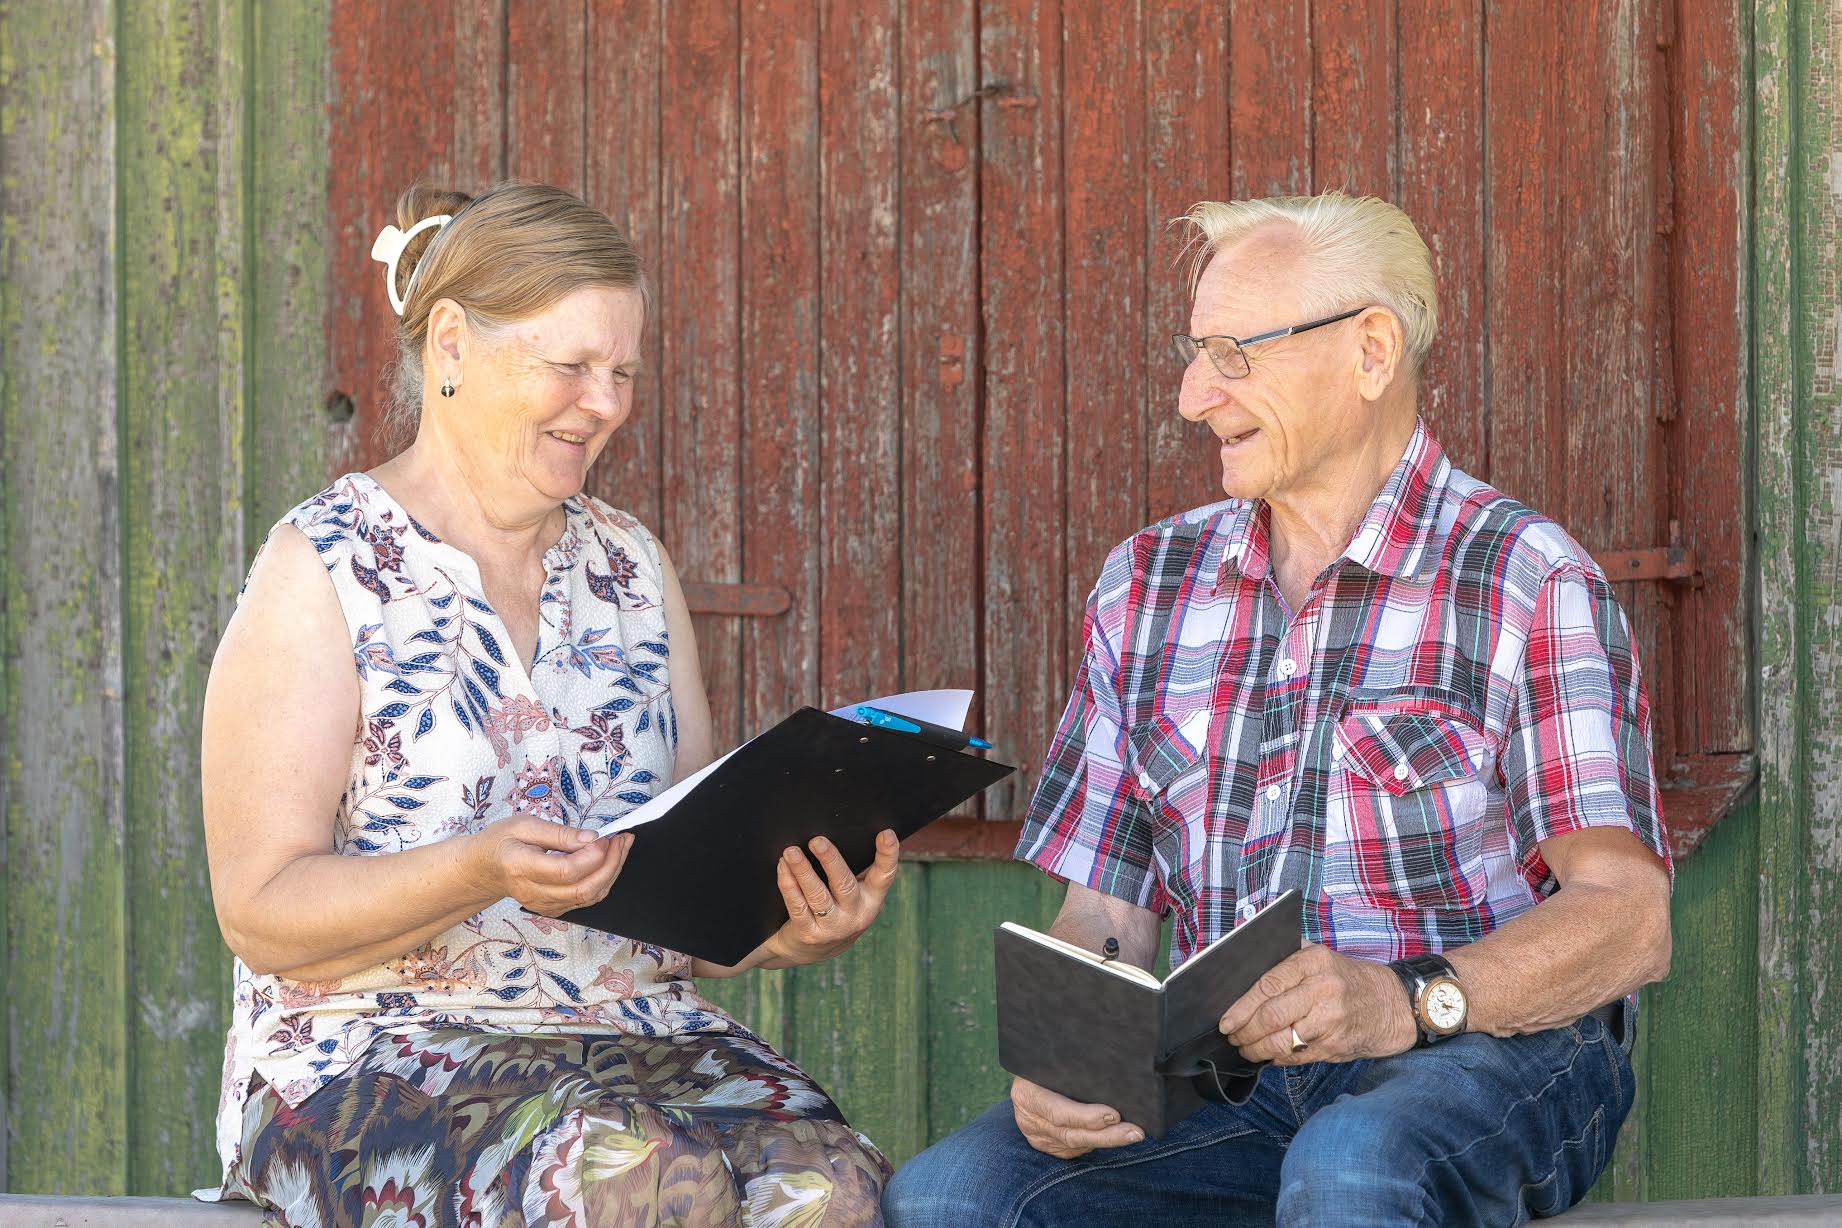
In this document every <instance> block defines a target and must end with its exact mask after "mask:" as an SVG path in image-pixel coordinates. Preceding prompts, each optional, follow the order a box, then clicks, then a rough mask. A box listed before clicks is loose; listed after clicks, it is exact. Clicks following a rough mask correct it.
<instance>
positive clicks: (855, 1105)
mask: <svg viewBox="0 0 1842 1228" xmlns="http://www.w3.org/2000/svg"><path fill="white" fill-rule="evenodd" d="M925 873H926V871H925V870H924V868H923V867H921V866H919V865H915V864H912V863H910V864H906V865H904V866H903V867H902V870H901V873H900V874H898V875H897V876H896V880H895V886H894V887H893V888H892V889H891V890H890V892H889V899H888V900H887V901H886V902H885V903H884V905H883V914H882V916H880V917H878V918H877V921H876V924H875V925H873V926H872V927H871V928H870V931H869V932H868V933H867V934H865V935H864V936H863V937H862V938H860V939H858V940H857V945H856V946H854V947H852V948H851V949H850V950H849V951H846V952H845V953H844V954H843V955H840V956H839V957H838V958H837V959H834V960H831V961H830V962H828V963H823V964H816V965H814V966H812V967H809V968H797V969H794V970H792V972H791V973H790V974H789V980H790V981H791V986H790V989H789V995H788V996H789V997H790V999H791V1002H790V1018H789V1021H788V1022H789V1027H788V1037H789V1040H788V1049H787V1056H788V1057H790V1058H792V1059H793V1060H794V1061H795V1062H797V1063H799V1065H800V1067H801V1068H802V1069H804V1070H805V1071H806V1072H807V1073H808V1074H810V1075H812V1077H813V1078H815V1079H817V1080H818V1081H819V1083H820V1084H821V1085H822V1086H823V1087H824V1088H825V1089H826V1090H827V1091H828V1092H830V1093H831V1094H832V1097H833V1098H834V1099H835V1100H836V1101H837V1102H838V1106H839V1107H840V1108H842V1109H843V1110H844V1115H845V1117H846V1118H847V1119H848V1120H849V1121H850V1123H851V1124H852V1125H853V1126H855V1127H857V1129H859V1130H861V1131H863V1132H864V1133H865V1134H867V1135H869V1136H870V1138H871V1139H872V1140H873V1141H875V1143H876V1144H877V1146H879V1147H881V1148H882V1149H883V1152H884V1154H886V1155H887V1156H888V1157H889V1159H890V1160H891V1161H892V1162H893V1163H896V1164H900V1163H901V1162H902V1161H904V1160H906V1159H908V1158H909V1157H910V1156H912V1155H914V1154H915V1152H917V1151H919V1150H920V1149H921V1147H922V1146H923V1144H924V1143H925V1142H926V1141H927V1091H926V1089H927V1082H928V1066H927V1048H926V1046H927V1033H926V1011H925V1008H924V1004H923V1001H922V994H923V992H924V989H925V985H926V977H925V974H924V972H923V962H924V960H925V958H926V951H925V949H924V947H923V945H922V941H923V935H924V933H925V927H926V913H927V907H926V902H927V898H928V891H927V881H926V878H925Z"/></svg>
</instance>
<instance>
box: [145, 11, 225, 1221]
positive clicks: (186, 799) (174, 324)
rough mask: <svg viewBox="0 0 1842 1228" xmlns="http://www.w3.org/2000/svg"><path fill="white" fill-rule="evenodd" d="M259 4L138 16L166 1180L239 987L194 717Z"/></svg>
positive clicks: (162, 1167) (180, 1181)
mask: <svg viewBox="0 0 1842 1228" xmlns="http://www.w3.org/2000/svg"><path fill="white" fill-rule="evenodd" d="M247 19H248V12H247V10H246V8H245V6H244V5H242V4H241V3H239V2H238V0H222V2H220V0H127V2H126V3H124V4H123V7H122V13H121V19H120V30H121V37H122V40H123V46H124V47H126V48H132V53H131V54H129V55H127V56H125V57H124V58H123V60H122V63H121V67H120V71H119V75H118V81H119V83H120V90H121V93H120V116H121V121H122V122H121V127H120V130H119V140H118V144H117V151H116V152H117V156H118V159H119V163H118V165H119V173H120V174H121V175H122V176H123V178H124V180H125V181H126V182H129V183H132V184H134V185H135V186H134V190H133V191H132V192H124V193H123V194H122V196H121V203H120V210H121V213H120V216H121V227H122V229H121V267H122V277H121V295H122V298H121V308H122V321H123V329H122V333H121V344H122V350H121V355H120V365H121V373H122V384H121V422H122V431H123V436H122V438H123V444H124V447H123V449H122V455H123V460H124V464H123V470H122V478H121V486H120V490H121V524H122V539H123V551H122V557H123V561H124V569H123V588H124V592H125V597H126V601H125V608H124V612H123V625H122V636H123V673H124V680H125V686H124V693H123V701H124V704H125V709H126V712H127V713H129V714H131V717H130V719H128V720H126V721H125V722H124V729H125V735H126V736H125V748H126V769H127V770H126V777H125V780H126V820H127V826H126V833H127V854H128V855H127V863H126V864H127V893H128V921H129V925H128V931H127V939H128V944H127V945H128V950H127V969H128V986H127V990H128V994H127V998H126V1002H127V1003H128V1004H130V1009H129V1013H128V1044H129V1061H128V1076H129V1085H128V1118H129V1122H130V1129H129V1130H128V1139H127V1142H128V1147H129V1156H128V1182H129V1188H130V1189H133V1190H135V1191H137V1192H145V1193H159V1194H166V1195H173V1194H179V1193H183V1192H186V1191H188V1190H190V1189H192V1188H195V1187H196V1186H197V1185H199V1184H201V1183H203V1182H204V1181H206V1180H208V1179H209V1178H210V1176H211V1174H212V1172H213V1169H214V1165H213V1156H214V1153H215V1150H216V1148H215V1137H216V1135H215V1131H214V1129H213V1119H214V1117H215V1114H216V1109H217V1099H218V1097H217V1092H216V1088H215V1085H216V1083H217V1081H218V1078H219V1076H220V1075H221V1073H222V1069H223V1064H224V1047H223V1046H224V1039H223V1030H222V1028H223V1019H224V1014H225V1010H226V1006H227V1003H228V1000H229V991H230V978H229V953H228V952H227V951H226V950H225V949H224V946H223V943H222V941H221V940H220V938H219V937H218V933H217V925H216V920H215V917H214V915H213V913H212V908H211V890H210V882H209V880H208V878H207V876H206V869H205V851H204V826H203V818H202V815H201V812H200V804H199V785H200V782H199V774H198V754H197V738H198V734H197V731H198V727H199V722H200V720H201V718H202V710H203V706H204V690H205V676H206V674H207V672H208V671H209V669H210V661H211V654H210V646H211V645H213V644H214V643H215V641H216V638H217V634H218V631H219V630H220V629H221V628H222V626H223V625H224V623H225V621H226V620H227V619H228V618H229V613H230V608H231V603H232V601H233V600H234V597H235V594H236V591H237V587H238V584H239V582H240V580H241V574H242V567H243V541H242V527H243V526H242V510H241V502H242V494H243V474H242V454H243V442H244V441H243V426H244V424H243V415H244V409H245V377H246V374H247V373H246V371H245V369H244V365H243V353H244V346H245V341H246V333H245V329H246V327H247V317H246V315H245V311H246V308H247V305H248V304H247V291H248V283H247V273H248V269H247V266H246V257H247V252H246V248H245V237H244V236H245V225H246V222H247V221H248V219H247V217H246V212H245V211H246V200H247V197H246V192H247V187H248V185H247V182H246V180H245V176H244V161H243V157H244V144H243V143H244V139H245V132H244V102H245V98H244V95H245V90H246V89H247V86H248V82H247V80H246V70H247V68H248V67H249V66H248V62H247V58H246V55H247V37H248V34H249V30H248V28H247V25H246V22H247ZM200 65H208V66H210V71H209V72H206V73H203V74H201V73H200V72H199V66H200Z"/></svg>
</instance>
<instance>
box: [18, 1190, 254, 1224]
mask: <svg viewBox="0 0 1842 1228" xmlns="http://www.w3.org/2000/svg"><path fill="white" fill-rule="evenodd" d="M261 1223H262V1211H261V1209H260V1208H258V1207H256V1206H255V1205H254V1204H253V1203H247V1202H198V1201H196V1200H195V1199H191V1198H82V1197H61V1198H53V1197H50V1196H48V1195H41V1194H0V1225H4V1226H5V1228H259V1225H261Z"/></svg>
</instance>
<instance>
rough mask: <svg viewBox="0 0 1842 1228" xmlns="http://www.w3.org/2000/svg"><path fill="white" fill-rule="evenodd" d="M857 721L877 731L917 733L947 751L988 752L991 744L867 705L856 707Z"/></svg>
mask: <svg viewBox="0 0 1842 1228" xmlns="http://www.w3.org/2000/svg"><path fill="white" fill-rule="evenodd" d="M857 719H858V720H860V721H862V722H863V723H864V724H866V725H874V726H876V727H877V728H878V729H893V730H895V731H896V732H897V733H918V734H920V735H922V736H923V737H925V738H927V739H928V740H929V741H933V742H939V743H942V744H943V745H945V746H946V747H947V749H949V750H965V749H966V748H968V747H971V748H972V749H974V750H990V749H991V743H990V742H987V741H986V740H985V739H984V738H975V737H973V736H972V735H971V734H969V733H966V732H964V731H963V730H959V729H949V728H947V727H946V726H945V725H936V724H934V723H933V722H932V721H924V720H921V719H919V718H918V717H912V716H898V715H897V714H896V713H894V712H885V711H883V710H882V709H881V708H872V707H870V706H869V705H867V704H858V705H857Z"/></svg>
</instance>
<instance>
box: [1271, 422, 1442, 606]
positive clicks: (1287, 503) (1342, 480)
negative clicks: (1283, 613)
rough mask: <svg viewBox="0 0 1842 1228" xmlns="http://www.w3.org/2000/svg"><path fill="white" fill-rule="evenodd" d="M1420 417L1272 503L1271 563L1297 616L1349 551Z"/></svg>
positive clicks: (1399, 425)
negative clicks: (1320, 576)
mask: <svg viewBox="0 0 1842 1228" xmlns="http://www.w3.org/2000/svg"><path fill="white" fill-rule="evenodd" d="M1415 421H1416V418H1415V415H1413V414H1412V413H1409V414H1407V415H1406V416H1405V418H1404V420H1401V421H1397V422H1396V423H1394V424H1393V425H1392V426H1390V427H1388V428H1385V429H1382V430H1378V431H1376V432H1375V433H1374V434H1373V435H1371V436H1370V437H1369V439H1368V440H1366V441H1365V442H1364V444H1363V445H1362V446H1361V447H1360V448H1359V449H1357V450H1355V451H1353V452H1351V453H1350V454H1348V455H1347V456H1345V457H1343V458H1340V462H1341V463H1338V464H1336V465H1335V466H1334V467H1332V468H1330V469H1324V470H1319V471H1318V472H1317V473H1316V474H1314V475H1313V476H1314V479H1315V480H1314V481H1313V482H1312V483H1311V485H1310V486H1308V487H1305V488H1302V489H1300V490H1297V491H1287V492H1285V493H1284V494H1280V495H1273V496H1269V497H1268V498H1267V501H1266V502H1267V507H1268V508H1269V509H1270V512H1271V519H1270V521H1269V522H1268V542H1267V557H1268V559H1269V560H1270V563H1271V566H1272V570H1273V574H1274V577H1275V579H1276V580H1277V581H1278V583H1279V587H1280V591H1281V592H1283V593H1284V594H1285V597H1286V600H1287V602H1288V603H1289V604H1290V605H1291V606H1292V608H1293V609H1294V610H1296V609H1297V608H1298V606H1299V604H1300V603H1301V602H1302V601H1303V598H1304V594H1305V593H1306V592H1307V591H1308V590H1309V589H1310V586H1311V582H1312V581H1313V580H1314V579H1316V578H1317V576H1318V574H1319V573H1320V572H1322V571H1323V570H1324V569H1325V568H1326V567H1328V566H1330V565H1331V563H1333V562H1335V561H1336V559H1337V558H1338V557H1339V556H1340V555H1341V554H1342V553H1343V552H1344V550H1345V549H1347V548H1348V547H1349V543H1350V539H1351V538H1352V537H1354V536H1355V535H1356V530H1357V529H1358V528H1360V527H1361V525H1362V521H1363V518H1364V517H1365V516H1367V515H1368V514H1369V508H1370V507H1372V506H1374V503H1375V497H1376V496H1377V495H1379V494H1380V493H1381V490H1382V487H1383V486H1385V485H1387V483H1388V476H1389V475H1390V474H1391V473H1393V472H1394V467H1395V466H1396V465H1398V464H1400V461H1401V455H1402V453H1404V452H1406V450H1407V443H1408V441H1409V440H1411V439H1412V438H1413V432H1414V423H1415Z"/></svg>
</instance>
